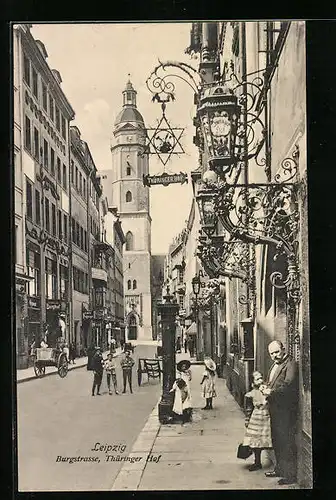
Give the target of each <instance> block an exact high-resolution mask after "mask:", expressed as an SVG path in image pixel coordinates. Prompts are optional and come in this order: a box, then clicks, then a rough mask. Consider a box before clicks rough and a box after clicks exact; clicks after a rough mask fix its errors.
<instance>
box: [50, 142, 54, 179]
mask: <svg viewBox="0 0 336 500" xmlns="http://www.w3.org/2000/svg"><path fill="white" fill-rule="evenodd" d="M50 171H51V175H52V176H53V177H55V151H54V150H53V148H50Z"/></svg>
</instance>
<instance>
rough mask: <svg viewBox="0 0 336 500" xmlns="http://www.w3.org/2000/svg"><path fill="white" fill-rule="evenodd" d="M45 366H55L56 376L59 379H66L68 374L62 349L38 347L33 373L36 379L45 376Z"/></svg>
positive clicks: (66, 362) (66, 361)
mask: <svg viewBox="0 0 336 500" xmlns="http://www.w3.org/2000/svg"><path fill="white" fill-rule="evenodd" d="M46 366H56V367H57V371H58V375H59V376H60V377H61V378H64V377H66V375H67V373H68V360H67V357H66V354H65V353H64V352H63V350H62V349H60V348H57V349H54V348H52V347H39V348H37V349H36V356H35V360H34V372H35V375H36V377H42V376H43V375H44V374H45V369H46Z"/></svg>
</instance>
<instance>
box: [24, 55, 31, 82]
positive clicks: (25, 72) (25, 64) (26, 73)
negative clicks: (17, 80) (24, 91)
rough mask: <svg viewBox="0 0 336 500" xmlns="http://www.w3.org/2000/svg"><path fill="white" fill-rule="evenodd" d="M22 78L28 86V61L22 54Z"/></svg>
mask: <svg viewBox="0 0 336 500" xmlns="http://www.w3.org/2000/svg"><path fill="white" fill-rule="evenodd" d="M23 78H24V79H25V81H26V83H27V85H28V86H29V87H30V61H29V59H28V57H27V56H26V55H23Z"/></svg>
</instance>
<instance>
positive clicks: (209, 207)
mask: <svg viewBox="0 0 336 500" xmlns="http://www.w3.org/2000/svg"><path fill="white" fill-rule="evenodd" d="M196 201H197V205H198V210H199V213H200V220H201V225H202V230H203V231H204V232H205V234H207V235H208V236H210V235H212V234H213V233H214V232H215V230H216V227H217V221H218V218H217V215H216V213H215V203H214V196H213V191H212V190H211V189H208V188H205V189H200V190H199V191H198V193H197V195H196Z"/></svg>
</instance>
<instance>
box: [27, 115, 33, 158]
mask: <svg viewBox="0 0 336 500" xmlns="http://www.w3.org/2000/svg"><path fill="white" fill-rule="evenodd" d="M25 118H26V119H25V148H26V149H28V151H31V146H32V144H31V125H30V120H29V118H28V116H26V117H25Z"/></svg>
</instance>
